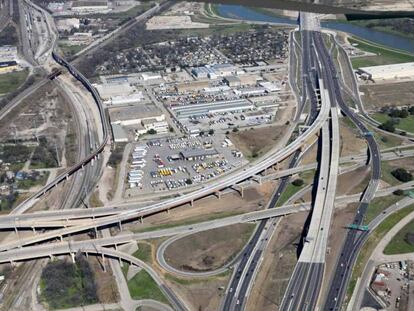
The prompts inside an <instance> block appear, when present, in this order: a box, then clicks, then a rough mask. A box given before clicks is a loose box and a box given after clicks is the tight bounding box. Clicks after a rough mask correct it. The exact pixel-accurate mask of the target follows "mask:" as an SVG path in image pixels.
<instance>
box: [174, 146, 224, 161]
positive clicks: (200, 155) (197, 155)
mask: <svg viewBox="0 0 414 311" xmlns="http://www.w3.org/2000/svg"><path fill="white" fill-rule="evenodd" d="M180 156H181V157H182V159H183V160H187V161H195V160H203V159H206V158H211V157H214V156H218V152H217V150H216V149H214V148H213V149H186V150H183V151H181V152H180Z"/></svg>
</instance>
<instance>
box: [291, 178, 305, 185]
mask: <svg viewBox="0 0 414 311" xmlns="http://www.w3.org/2000/svg"><path fill="white" fill-rule="evenodd" d="M304 183H305V182H304V181H303V179H300V178H298V179H295V180H294V181H293V182H292V185H294V186H296V187H301V186H303V184H304Z"/></svg>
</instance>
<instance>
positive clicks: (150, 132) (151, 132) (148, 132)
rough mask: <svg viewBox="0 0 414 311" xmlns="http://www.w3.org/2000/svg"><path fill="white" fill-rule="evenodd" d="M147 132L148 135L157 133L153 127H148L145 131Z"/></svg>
mask: <svg viewBox="0 0 414 311" xmlns="http://www.w3.org/2000/svg"><path fill="white" fill-rule="evenodd" d="M147 134H150V135H155V134H157V131H156V130H154V129H149V130H148V131H147Z"/></svg>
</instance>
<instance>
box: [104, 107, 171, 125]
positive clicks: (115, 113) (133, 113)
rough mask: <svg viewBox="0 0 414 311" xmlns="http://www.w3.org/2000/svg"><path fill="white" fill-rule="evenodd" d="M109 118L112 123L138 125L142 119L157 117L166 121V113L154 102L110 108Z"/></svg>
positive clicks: (158, 119)
mask: <svg viewBox="0 0 414 311" xmlns="http://www.w3.org/2000/svg"><path fill="white" fill-rule="evenodd" d="M108 111H109V118H110V120H111V124H120V125H122V126H138V125H141V123H142V120H148V119H155V120H156V121H164V120H165V115H164V114H163V112H162V111H161V109H160V108H158V107H157V106H155V105H154V104H152V103H149V104H142V105H138V106H128V107H117V108H109V109H108Z"/></svg>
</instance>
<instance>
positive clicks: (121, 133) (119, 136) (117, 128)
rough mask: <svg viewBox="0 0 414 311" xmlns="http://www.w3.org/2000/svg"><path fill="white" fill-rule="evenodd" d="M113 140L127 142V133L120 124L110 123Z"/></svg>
mask: <svg viewBox="0 0 414 311" xmlns="http://www.w3.org/2000/svg"><path fill="white" fill-rule="evenodd" d="M111 126H112V133H113V135H114V141H115V142H116V143H126V142H128V135H127V133H126V132H125V130H124V129H123V128H122V126H121V125H120V124H111Z"/></svg>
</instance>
